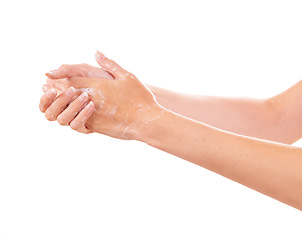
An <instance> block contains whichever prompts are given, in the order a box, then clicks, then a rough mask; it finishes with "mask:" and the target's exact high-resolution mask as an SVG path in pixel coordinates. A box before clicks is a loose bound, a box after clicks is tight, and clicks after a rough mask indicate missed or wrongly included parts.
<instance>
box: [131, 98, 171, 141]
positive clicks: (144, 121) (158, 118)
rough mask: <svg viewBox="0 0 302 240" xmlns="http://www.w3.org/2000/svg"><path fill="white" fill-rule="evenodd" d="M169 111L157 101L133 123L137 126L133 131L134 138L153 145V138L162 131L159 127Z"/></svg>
mask: <svg viewBox="0 0 302 240" xmlns="http://www.w3.org/2000/svg"><path fill="white" fill-rule="evenodd" d="M167 112H168V110H167V109H165V108H164V107H162V106H161V105H159V104H158V103H156V104H154V106H152V107H151V108H150V109H149V110H148V111H146V112H144V114H142V115H140V118H139V119H138V121H136V122H135V124H133V125H134V126H135V128H134V129H133V131H132V133H133V134H132V135H133V139H135V140H138V141H141V142H145V143H147V144H149V145H151V144H150V143H151V142H152V139H154V136H157V134H158V133H159V131H160V129H159V128H158V127H159V126H160V123H161V122H162V121H163V118H164V116H165V115H166V113H167Z"/></svg>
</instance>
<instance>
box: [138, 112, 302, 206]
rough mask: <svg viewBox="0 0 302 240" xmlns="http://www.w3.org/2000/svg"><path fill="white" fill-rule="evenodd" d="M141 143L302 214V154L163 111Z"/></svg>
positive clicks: (144, 131)
mask: <svg viewBox="0 0 302 240" xmlns="http://www.w3.org/2000/svg"><path fill="white" fill-rule="evenodd" d="M142 132H143V135H141V137H140V140H141V141H143V142H146V143H147V144H149V145H151V146H153V147H156V148H158V149H161V150H163V151H165V152H168V153H171V154H173V155H175V156H178V157H180V158H183V159H185V160H187V161H190V162H192V163H195V164H197V165H199V166H202V167H204V168H207V169H209V170H211V171H214V172H216V173H218V174H220V175H223V176H225V177H227V178H229V179H232V180H234V181H236V182H239V183H241V184H243V185H245V186H248V187H250V188H252V189H254V190H257V191H259V192H261V193H263V194H266V195H268V196H270V197H273V198H275V199H277V200H279V201H281V202H284V203H286V204H289V205H291V206H293V207H296V208H298V209H300V210H302V193H301V192H302V161H301V160H302V149H299V148H294V147H291V146H288V145H283V144H277V143H273V142H269V141H262V140H257V139H253V138H249V137H244V136H239V135H236V134H232V133H228V132H224V131H221V130H219V129H216V128H213V127H210V126H207V125H205V124H202V123H199V122H196V121H194V120H191V119H188V118H185V117H183V116H180V115H177V114H175V113H172V112H170V111H167V110H165V111H164V114H162V115H161V117H160V118H158V119H157V120H155V121H152V122H149V124H148V125H147V126H145V127H144V128H143V129H142Z"/></svg>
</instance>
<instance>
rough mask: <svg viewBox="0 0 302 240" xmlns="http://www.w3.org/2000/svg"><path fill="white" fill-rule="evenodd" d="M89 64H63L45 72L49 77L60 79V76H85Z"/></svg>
mask: <svg viewBox="0 0 302 240" xmlns="http://www.w3.org/2000/svg"><path fill="white" fill-rule="evenodd" d="M88 67H89V65H88V64H85V63H83V64H72V65H68V64H63V65H61V67H59V68H58V69H56V70H52V71H49V72H47V73H45V75H46V76H47V77H48V78H51V79H58V78H69V77H73V76H79V77H84V76H86V75H87V72H88Z"/></svg>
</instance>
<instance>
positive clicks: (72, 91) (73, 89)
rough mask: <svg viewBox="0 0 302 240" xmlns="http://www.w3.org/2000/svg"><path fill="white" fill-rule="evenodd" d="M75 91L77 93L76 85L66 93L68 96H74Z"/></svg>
mask: <svg viewBox="0 0 302 240" xmlns="http://www.w3.org/2000/svg"><path fill="white" fill-rule="evenodd" d="M74 93H75V88H74V87H70V88H69V89H68V90H67V91H66V95H67V96H73V94H74Z"/></svg>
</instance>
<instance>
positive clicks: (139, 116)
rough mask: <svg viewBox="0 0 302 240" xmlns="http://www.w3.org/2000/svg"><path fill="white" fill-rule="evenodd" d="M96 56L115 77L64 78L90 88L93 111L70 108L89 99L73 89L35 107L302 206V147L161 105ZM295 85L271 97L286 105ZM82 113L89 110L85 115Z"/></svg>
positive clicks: (138, 84) (291, 112)
mask: <svg viewBox="0 0 302 240" xmlns="http://www.w3.org/2000/svg"><path fill="white" fill-rule="evenodd" d="M96 58H97V60H98V62H99V64H100V65H101V66H102V67H103V68H104V69H106V70H107V71H108V72H110V73H111V74H112V75H113V76H114V77H115V80H114V81H112V80H108V79H102V78H85V77H71V78H70V79H69V82H70V84H71V85H72V86H74V87H75V88H77V89H78V90H80V91H81V90H82V89H86V88H90V91H89V98H91V100H92V101H93V102H94V103H95V111H94V112H93V114H92V115H91V116H90V115H89V114H91V111H92V109H93V108H92V106H90V108H88V109H86V111H87V114H85V113H83V111H85V108H84V110H82V111H80V112H79V113H78V112H77V111H76V110H75V108H76V109H80V108H81V106H82V105H83V104H84V101H86V102H88V101H89V100H88V98H84V100H83V99H79V98H80V97H79V98H78V101H77V102H78V103H79V104H72V98H73V97H74V96H75V94H76V93H75V91H74V90H72V89H70V91H69V92H68V91H67V92H66V93H64V94H62V95H60V96H59V97H57V98H55V94H54V93H53V94H48V96H45V97H42V99H41V103H40V108H41V110H42V111H45V112H46V113H47V114H48V116H54V118H53V117H51V119H50V120H55V119H58V118H60V116H62V114H63V115H64V116H65V117H66V116H68V117H71V118H70V119H72V118H74V117H75V119H77V118H78V120H79V121H76V122H74V123H73V124H72V125H73V126H72V128H73V129H79V128H81V126H82V127H83V126H84V124H87V127H88V128H89V129H91V130H93V131H95V132H98V133H101V134H106V135H109V136H111V137H116V138H120V139H127V140H130V139H131V140H134V139H135V140H139V141H142V142H145V143H147V144H149V145H151V146H153V147H156V148H158V149H160V150H162V151H165V152H168V153H171V154H173V155H175V156H178V157H180V158H182V159H184V160H187V161H190V162H192V163H195V164H197V165H199V166H202V167H204V168H207V169H209V170H211V171H213V172H216V173H218V174H220V175H222V176H225V177H227V178H229V179H232V180H234V181H236V182H238V183H241V184H243V185H245V186H247V187H250V188H252V189H254V190H256V191H259V192H261V193H263V194H266V195H267V196H270V197H272V198H275V199H277V200H279V201H281V202H284V203H286V204H288V205H290V206H293V207H295V208H297V209H300V210H302V149H301V148H297V147H293V146H289V145H286V144H281V143H276V142H271V141H265V140H259V139H255V138H251V137H246V136H241V135H237V134H234V133H230V132H226V131H223V130H221V129H218V128H214V127H211V126H209V125H206V124H203V123H201V122H198V121H195V120H192V119H190V118H187V117H184V116H181V115H179V114H177V113H174V112H171V111H169V110H167V109H166V108H163V107H162V106H160V105H159V104H158V103H157V101H156V100H155V98H154V95H153V94H152V93H151V91H149V89H148V88H146V87H145V86H144V85H143V84H142V83H141V82H139V80H138V79H137V78H136V77H135V76H134V75H133V74H131V73H129V72H127V71H126V70H124V69H123V68H121V67H120V66H118V65H117V64H116V63H115V62H113V61H112V60H110V59H108V58H106V57H105V56H104V55H102V54H100V53H98V54H97V55H96ZM297 89H299V87H298V88H297V87H294V88H293V89H291V90H289V93H290V94H289V93H287V92H285V93H284V94H283V95H280V96H278V97H276V101H278V100H279V99H280V100H281V99H282V103H283V104H285V105H286V106H287V107H288V106H291V104H293V105H295V103H296V101H295V100H294V99H296V98H295V97H297V96H296V94H298V95H299V91H297ZM82 91H83V90H82ZM46 95H47V94H46ZM75 101H76V100H75ZM73 103H74V102H73ZM296 105H298V104H297V103H296ZM62 106H66V108H65V107H63V108H62ZM87 106H89V105H87ZM281 110H282V109H281ZM299 111H300V110H299ZM299 111H298V108H295V106H292V107H291V108H290V110H289V111H288V112H287V113H286V114H285V119H287V117H288V118H289V119H291V118H292V117H293V116H296V115H297V114H299V113H300V112H299ZM85 116H86V118H85ZM87 116H88V117H89V116H90V117H89V119H88V120H87ZM83 120H84V121H83ZM86 120H87V122H86ZM291 121H292V120H291ZM292 123H293V124H295V121H293V122H292ZM297 123H298V122H297ZM298 130H300V129H298Z"/></svg>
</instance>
